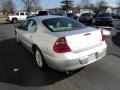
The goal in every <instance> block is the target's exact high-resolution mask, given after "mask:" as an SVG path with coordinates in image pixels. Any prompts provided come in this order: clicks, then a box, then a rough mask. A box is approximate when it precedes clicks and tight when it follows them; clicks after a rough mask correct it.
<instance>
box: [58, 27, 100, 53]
mask: <svg viewBox="0 0 120 90" xmlns="http://www.w3.org/2000/svg"><path fill="white" fill-rule="evenodd" d="M56 35H57V36H59V37H63V36H64V37H66V41H67V44H68V46H69V47H70V49H71V50H72V52H82V51H84V50H88V49H92V48H94V47H97V46H99V45H100V44H101V43H102V36H101V31H100V30H97V29H94V28H91V27H89V28H84V29H80V30H74V31H68V32H59V33H56Z"/></svg>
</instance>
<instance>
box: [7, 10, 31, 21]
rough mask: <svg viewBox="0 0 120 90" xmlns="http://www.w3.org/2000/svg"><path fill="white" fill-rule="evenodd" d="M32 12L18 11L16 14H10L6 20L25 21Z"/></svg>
mask: <svg viewBox="0 0 120 90" xmlns="http://www.w3.org/2000/svg"><path fill="white" fill-rule="evenodd" d="M29 15H30V14H29V13H28V12H17V13H15V15H9V16H8V18H7V19H6V21H8V22H11V23H16V22H18V21H24V20H26V19H27V17H28V16H29Z"/></svg>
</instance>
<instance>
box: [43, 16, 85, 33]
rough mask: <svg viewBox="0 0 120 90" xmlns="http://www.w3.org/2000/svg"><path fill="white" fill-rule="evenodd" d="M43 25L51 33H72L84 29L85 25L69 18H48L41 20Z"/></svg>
mask: <svg viewBox="0 0 120 90" xmlns="http://www.w3.org/2000/svg"><path fill="white" fill-rule="evenodd" d="M43 24H44V25H45V26H46V27H47V28H48V29H49V30H51V31H52V32H62V31H72V30H77V29H82V28H86V26H85V25H83V24H81V23H79V22H77V21H75V20H73V19H69V18H50V19H45V20H43Z"/></svg>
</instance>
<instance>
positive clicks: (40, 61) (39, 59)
mask: <svg viewBox="0 0 120 90" xmlns="http://www.w3.org/2000/svg"><path fill="white" fill-rule="evenodd" d="M35 59H36V62H37V65H38V66H39V67H40V68H41V70H46V68H47V64H46V62H45V59H44V57H43V54H42V52H41V50H40V49H39V48H38V47H36V48H35Z"/></svg>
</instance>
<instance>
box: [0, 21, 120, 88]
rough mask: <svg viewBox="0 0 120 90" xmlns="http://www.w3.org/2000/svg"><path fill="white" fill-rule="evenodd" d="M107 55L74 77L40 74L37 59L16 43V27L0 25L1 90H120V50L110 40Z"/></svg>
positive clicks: (41, 72) (76, 72)
mask: <svg viewBox="0 0 120 90" xmlns="http://www.w3.org/2000/svg"><path fill="white" fill-rule="evenodd" d="M106 41H107V44H108V51H107V55H106V56H105V57H104V58H103V59H101V60H99V61H97V62H95V63H93V64H90V65H88V66H87V67H85V68H83V69H80V70H77V71H75V72H74V74H73V75H71V76H68V75H66V74H65V73H62V72H58V71H55V70H53V69H50V68H49V69H48V70H46V71H42V70H40V68H39V67H37V64H36V62H35V58H34V56H33V55H32V54H31V53H30V52H29V51H28V50H27V49H26V48H25V47H23V46H22V45H18V44H17V43H16V39H15V35H14V25H13V24H9V23H1V24H0V90H120V46H119V45H116V44H114V43H113V42H114V38H113V36H110V37H108V38H107V39H106Z"/></svg>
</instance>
